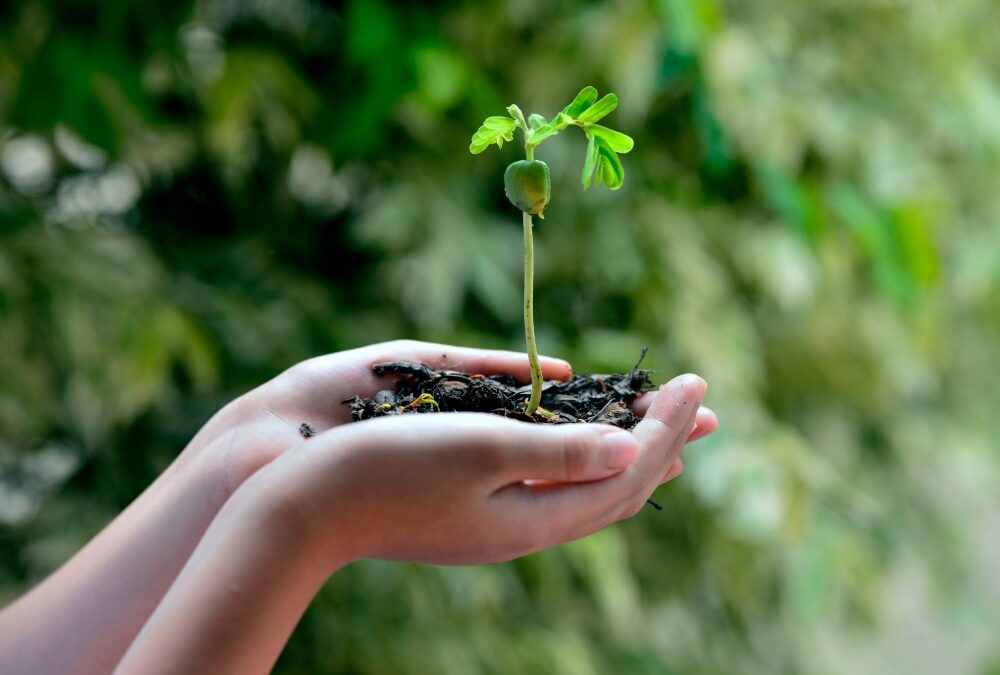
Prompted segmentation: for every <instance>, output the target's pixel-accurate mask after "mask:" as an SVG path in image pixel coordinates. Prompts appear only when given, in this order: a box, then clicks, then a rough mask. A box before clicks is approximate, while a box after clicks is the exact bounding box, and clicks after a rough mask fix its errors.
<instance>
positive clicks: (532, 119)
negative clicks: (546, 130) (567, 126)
mask: <svg viewBox="0 0 1000 675" xmlns="http://www.w3.org/2000/svg"><path fill="white" fill-rule="evenodd" d="M548 123H549V122H548V120H546V119H545V118H544V117H542V116H541V115H539V114H538V113H531V114H530V115H529V116H528V126H530V127H531V129H532V130H535V129H538V128H539V127H544V126H545V125H546V124H548Z"/></svg>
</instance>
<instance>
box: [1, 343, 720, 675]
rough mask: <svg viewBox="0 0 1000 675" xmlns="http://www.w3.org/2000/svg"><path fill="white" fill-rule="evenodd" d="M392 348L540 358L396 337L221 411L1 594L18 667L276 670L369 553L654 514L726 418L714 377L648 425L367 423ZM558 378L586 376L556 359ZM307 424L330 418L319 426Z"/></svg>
mask: <svg viewBox="0 0 1000 675" xmlns="http://www.w3.org/2000/svg"><path fill="white" fill-rule="evenodd" d="M383 361H414V362H419V363H424V364H426V365H429V366H432V367H435V368H443V369H452V370H464V371H469V372H472V373H483V374H490V373H509V374H511V375H513V376H514V377H516V378H517V379H519V380H520V381H522V382H527V381H528V379H529V368H528V360H527V358H526V357H525V355H524V354H517V353H513V352H502V351H487V350H475V349H464V348H458V347H450V346H444V345H435V344H426V343H419V342H408V341H403V342H389V343H384V344H377V345H372V346H369V347H364V348H361V349H356V350H351V351H345V352H339V353H335V354H329V355H327V356H322V357H318V358H315V359H312V360H309V361H304V362H302V363H300V364H298V365H296V366H293V367H292V368H290V369H289V370H287V371H285V372H284V373H282V374H280V375H278V376H277V377H276V378H274V379H273V380H271V381H269V382H267V383H265V384H263V385H261V386H260V387H258V388H257V389H254V390H253V391H251V392H249V393H247V394H244V395H243V396H240V397H239V398H238V399H236V400H235V401H233V402H231V403H230V404H228V405H227V406H225V407H224V408H223V409H222V410H220V411H219V412H218V413H217V414H216V415H215V416H214V417H213V418H212V419H211V420H210V421H209V422H208V423H207V424H206V425H205V426H204V427H202V428H201V430H200V431H199V432H198V434H197V435H196V436H195V438H194V439H193V440H192V441H191V442H190V443H189V444H188V446H187V447H186V448H185V449H184V451H183V452H182V453H181V454H180V456H179V457H178V458H177V460H176V461H175V462H174V463H173V464H171V466H170V467H169V468H168V469H167V470H166V471H165V472H164V473H163V474H162V475H161V476H160V477H159V478H158V479H157V480H156V481H155V482H154V483H153V484H152V485H151V486H150V487H149V488H148V489H147V490H146V491H144V492H143V494H142V495H140V496H139V497H138V498H137V499H136V500H135V501H134V502H133V503H132V504H130V505H129V507H128V508H127V509H125V511H124V512H122V513H121V514H119V515H118V517H116V518H115V519H114V520H113V521H112V522H111V523H110V524H109V525H108V526H107V527H106V528H104V530H102V531H101V532H100V533H99V534H98V535H97V536H96V537H95V538H94V539H93V540H91V541H90V542H89V543H88V544H87V545H86V546H85V547H84V548H83V549H82V550H81V551H79V552H78V553H77V554H76V555H74V556H73V558H72V559H70V560H69V561H68V562H67V563H66V564H64V565H63V566H62V567H61V568H60V569H59V570H57V571H56V572H55V573H53V574H52V575H51V576H50V577H49V578H48V579H46V580H45V581H44V582H42V583H41V584H39V585H38V586H36V587H35V588H34V589H32V591H30V592H29V593H28V594H26V595H25V596H24V597H22V598H20V599H19V600H18V601H16V602H14V603H13V604H11V605H9V606H8V607H6V608H4V609H3V610H0V672H4V673H37V672H53V673H54V672H79V673H106V672H109V671H111V670H113V669H115V666H116V665H117V671H116V672H119V673H142V674H143V675H149V674H151V673H161V672H162V673H181V672H212V673H229V672H232V673H240V675H244V674H245V673H254V672H260V673H265V672H268V671H269V670H270V668H271V667H272V666H273V665H274V662H275V659H277V657H278V654H280V651H281V649H282V648H283V646H284V644H285V641H286V640H287V639H288V636H289V635H290V634H291V632H292V630H293V628H294V626H295V623H296V622H297V621H298V618H299V617H300V616H301V614H302V612H304V611H305V608H306V607H307V606H308V604H309V602H310V601H311V599H312V597H313V596H314V595H315V594H316V593H317V592H318V590H319V588H321V587H322V585H323V583H325V581H326V579H328V578H329V576H330V575H331V574H334V573H336V571H337V570H338V569H340V568H341V567H343V566H344V565H347V564H349V563H351V562H352V561H354V560H357V559H360V558H382V559H389V560H408V561H417V562H428V563H442V564H472V563H490V562H499V561H503V560H509V559H511V558H515V557H518V556H521V555H525V554H528V553H531V552H533V551H537V550H539V549H542V548H546V547H549V546H554V545H556V544H560V543H563V542H566V541H570V540H573V539H578V538H580V537H584V536H586V535H588V534H591V533H593V532H595V531H597V530H599V529H601V528H602V527H604V526H606V525H608V524H610V523H612V522H615V521H617V520H620V519H622V518H626V517H629V516H631V515H634V514H635V513H637V512H638V511H639V510H640V509H641V508H642V507H643V505H644V503H645V501H646V499H647V498H648V497H649V496H650V494H652V492H653V490H655V489H656V487H657V486H658V485H659V484H660V483H662V482H665V481H668V480H670V479H671V478H674V477H676V476H677V475H678V474H680V472H681V471H682V470H683V464H682V463H681V459H680V456H679V455H680V452H681V449H682V448H683V447H684V445H685V443H687V442H688V441H691V440H694V439H697V438H700V437H702V436H705V435H706V434H709V433H711V432H712V431H714V430H715V429H716V428H717V426H718V421H717V420H716V418H715V415H714V413H712V412H711V411H710V410H708V409H707V408H703V407H701V403H702V399H703V397H704V392H705V382H704V381H703V380H702V379H701V378H699V377H697V376H694V375H681V376H680V377H677V378H674V379H673V380H671V381H670V382H669V383H667V384H666V385H664V386H663V387H661V388H660V389H659V391H657V392H650V393H648V394H644V395H643V396H641V397H639V398H638V399H636V401H635V403H634V405H633V410H634V412H635V413H636V414H637V415H639V416H641V417H642V420H641V421H640V422H639V424H638V425H637V426H636V427H635V429H633V430H632V431H631V432H629V431H623V430H620V429H618V428H616V427H611V426H606V425H601V424H562V425H543V424H537V425H536V424H527V423H525V422H519V421H514V420H509V419H505V418H503V417H500V416H497V415H490V414H473V413H443V414H433V415H401V416H396V417H383V418H379V419H374V420H370V421H366V422H360V423H349V422H350V415H349V411H348V407H347V406H345V405H343V404H342V401H343V399H345V398H348V397H350V396H353V395H355V394H358V395H362V396H372V395H373V394H375V393H376V392H377V391H379V390H380V389H385V388H388V387H390V386H391V385H392V382H391V381H390V380H389V379H388V378H386V377H378V376H376V375H374V374H373V373H372V365H373V364H376V363H379V362H383ZM542 370H543V373H544V375H545V377H546V378H549V379H565V378H568V377H569V376H570V374H571V370H570V366H569V364H567V363H566V362H564V361H560V360H558V359H551V358H543V359H542ZM303 422H308V423H309V424H310V425H311V426H312V427H313V428H315V429H317V430H318V434H317V435H315V436H311V437H308V438H303V436H302V435H301V434H300V433H299V427H300V425H301V424H302V423H303Z"/></svg>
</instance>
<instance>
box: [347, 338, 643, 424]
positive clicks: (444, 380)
mask: <svg viewBox="0 0 1000 675" xmlns="http://www.w3.org/2000/svg"><path fill="white" fill-rule="evenodd" d="M645 356H646V350H645V349H644V350H643V353H642V358H640V359H639V363H637V364H636V365H635V367H634V368H632V370H631V371H629V372H628V373H623V374H616V375H574V376H573V378H572V379H571V380H569V381H568V382H560V381H557V380H549V381H546V382H545V384H544V385H543V387H542V400H541V405H540V408H539V410H538V411H536V412H535V413H533V414H528V413H526V412H525V408H526V407H527V401H528V398H529V397H530V395H531V385H525V386H518V384H517V383H516V382H515V381H514V378H513V377H511V376H510V375H483V374H480V373H465V372H459V371H453V370H437V369H434V368H430V367H428V366H425V365H422V364H418V363H407V362H403V361H393V362H389V363H378V364H375V365H374V366H372V371H373V372H374V373H375V374H376V375H394V376H396V378H397V380H396V388H395V389H383V390H382V391H380V392H378V393H377V394H375V396H373V397H372V398H362V397H360V396H352V397H351V398H349V399H347V400H345V401H344V403H346V404H348V405H350V406H351V415H352V417H353V418H354V420H355V421H360V420H367V419H371V418H373V417H386V416H391V415H418V414H425V413H434V412H488V413H494V414H497V415H503V416H504V417H510V418H513V419H517V420H522V421H525V422H534V423H538V424H575V423H581V422H598V423H603V424H611V425H614V426H617V427H621V428H622V429H632V428H633V427H634V426H635V425H636V424H637V423H638V421H639V420H638V418H636V416H635V415H633V414H632V410H631V404H632V401H634V400H635V398H636V396H638V395H639V394H642V393H643V392H647V391H651V390H652V389H653V388H654V386H653V384H652V383H651V382H650V379H649V374H650V371H648V370H643V369H641V368H639V366H640V364H641V363H642V360H643V358H645Z"/></svg>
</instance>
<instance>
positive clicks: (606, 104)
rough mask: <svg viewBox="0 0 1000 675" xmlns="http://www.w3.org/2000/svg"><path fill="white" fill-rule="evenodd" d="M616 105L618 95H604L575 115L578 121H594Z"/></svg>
mask: <svg viewBox="0 0 1000 675" xmlns="http://www.w3.org/2000/svg"><path fill="white" fill-rule="evenodd" d="M617 107H618V97H617V96H615V95H614V94H607V95H605V96H604V97H603V98H602V99H601V100H600V101H598V102H597V103H595V104H594V105H592V106H590V107H589V108H587V109H586V110H584V111H583V112H582V113H580V114H579V115H577V116H576V120H577V121H578V122H585V123H590V122H596V121H597V120H599V119H601V118H602V117H604V116H605V115H607V114H608V113H610V112H611V111H612V110H614V109H615V108H617Z"/></svg>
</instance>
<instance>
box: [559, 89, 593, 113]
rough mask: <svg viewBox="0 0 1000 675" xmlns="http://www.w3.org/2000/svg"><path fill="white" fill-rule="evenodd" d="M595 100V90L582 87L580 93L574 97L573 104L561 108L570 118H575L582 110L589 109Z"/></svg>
mask: <svg viewBox="0 0 1000 675" xmlns="http://www.w3.org/2000/svg"><path fill="white" fill-rule="evenodd" d="M596 100H597V90H596V89H594V88H593V87H584V88H583V89H581V90H580V93H579V94H577V95H576V98H574V99H573V102H572V103H570V104H569V105H568V106H566V107H565V108H563V110H562V111H563V112H564V113H565V114H566V115H569V116H570V117H574V118H575V117H576V116H577V115H579V114H580V113H582V112H583V111H584V110H586V109H587V108H589V107H590V106H591V105H593V104H594V101H596Z"/></svg>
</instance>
